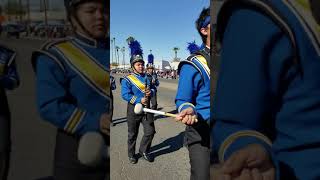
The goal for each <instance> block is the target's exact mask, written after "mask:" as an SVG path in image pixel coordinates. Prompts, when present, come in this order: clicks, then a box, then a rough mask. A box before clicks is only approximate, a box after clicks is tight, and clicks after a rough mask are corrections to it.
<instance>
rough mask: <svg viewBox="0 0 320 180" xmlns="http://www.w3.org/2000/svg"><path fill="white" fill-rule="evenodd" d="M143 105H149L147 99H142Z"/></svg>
mask: <svg viewBox="0 0 320 180" xmlns="http://www.w3.org/2000/svg"><path fill="white" fill-rule="evenodd" d="M141 104H143V105H147V98H145V97H143V98H141Z"/></svg>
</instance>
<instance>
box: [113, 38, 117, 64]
mask: <svg viewBox="0 0 320 180" xmlns="http://www.w3.org/2000/svg"><path fill="white" fill-rule="evenodd" d="M112 40H113V50H114V58H116V61H117V54H116V49H115V48H116V38H115V37H114V38H112Z"/></svg>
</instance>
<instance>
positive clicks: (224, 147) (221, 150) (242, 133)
mask: <svg viewBox="0 0 320 180" xmlns="http://www.w3.org/2000/svg"><path fill="white" fill-rule="evenodd" d="M241 137H255V138H258V139H260V140H262V141H264V142H265V143H267V144H268V145H270V146H272V142H271V140H270V139H269V138H268V137H267V136H265V135H263V134H261V133H260V132H258V131H253V130H243V131H239V132H236V133H233V134H231V135H230V136H228V137H227V138H226V139H225V140H224V141H223V143H222V145H221V146H220V148H219V153H218V155H219V161H220V162H224V156H225V153H226V150H227V149H228V148H229V146H230V145H231V144H232V143H233V142H234V141H235V140H237V139H239V138H241Z"/></svg>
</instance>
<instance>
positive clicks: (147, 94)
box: [145, 88, 151, 97]
mask: <svg viewBox="0 0 320 180" xmlns="http://www.w3.org/2000/svg"><path fill="white" fill-rule="evenodd" d="M145 95H146V97H150V96H151V90H150V89H149V88H147V89H146V91H145Z"/></svg>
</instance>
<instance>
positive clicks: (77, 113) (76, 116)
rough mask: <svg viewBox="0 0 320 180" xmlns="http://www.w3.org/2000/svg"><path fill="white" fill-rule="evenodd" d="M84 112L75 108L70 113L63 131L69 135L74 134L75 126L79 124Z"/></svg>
mask: <svg viewBox="0 0 320 180" xmlns="http://www.w3.org/2000/svg"><path fill="white" fill-rule="evenodd" d="M83 114H84V112H83V111H81V110H80V109H78V108H76V109H75V110H74V112H73V113H72V115H71V117H70V118H69V120H68V122H67V124H66V126H65V128H64V129H65V130H66V131H67V132H69V133H72V132H74V128H75V127H76V125H77V124H78V123H79V122H80V120H81V118H82V117H83Z"/></svg>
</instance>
